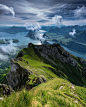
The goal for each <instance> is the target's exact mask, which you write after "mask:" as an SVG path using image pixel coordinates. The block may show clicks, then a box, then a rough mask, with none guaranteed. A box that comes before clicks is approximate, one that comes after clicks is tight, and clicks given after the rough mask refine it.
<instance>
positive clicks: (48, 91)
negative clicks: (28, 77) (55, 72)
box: [0, 78, 86, 107]
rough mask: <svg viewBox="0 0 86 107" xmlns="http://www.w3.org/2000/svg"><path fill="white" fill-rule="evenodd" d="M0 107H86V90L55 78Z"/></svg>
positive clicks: (10, 98)
mask: <svg viewBox="0 0 86 107" xmlns="http://www.w3.org/2000/svg"><path fill="white" fill-rule="evenodd" d="M0 106H1V107H86V88H84V87H79V86H75V85H73V84H71V83H70V82H68V81H67V80H64V79H61V78H55V79H53V80H50V81H48V82H47V83H42V84H41V85H39V86H37V87H35V88H33V89H32V90H30V91H26V90H25V89H24V90H22V91H19V92H16V93H13V94H12V95H11V96H9V97H6V98H5V99H4V100H3V101H2V102H0Z"/></svg>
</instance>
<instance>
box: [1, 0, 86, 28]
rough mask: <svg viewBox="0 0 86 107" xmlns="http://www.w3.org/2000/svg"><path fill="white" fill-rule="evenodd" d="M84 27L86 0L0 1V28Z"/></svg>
mask: <svg viewBox="0 0 86 107" xmlns="http://www.w3.org/2000/svg"><path fill="white" fill-rule="evenodd" d="M34 23H39V24H40V25H56V26H61V25H86V0H0V26H14V25H15V26H24V25H25V24H34Z"/></svg>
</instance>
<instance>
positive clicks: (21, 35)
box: [0, 32, 41, 46]
mask: <svg viewBox="0 0 86 107" xmlns="http://www.w3.org/2000/svg"><path fill="white" fill-rule="evenodd" d="M27 34H28V32H19V33H16V34H9V33H5V32H0V39H18V40H19V42H18V43H16V45H18V46H21V45H28V43H30V42H31V43H33V44H41V42H40V41H39V40H33V39H31V38H29V37H25V36H26V35H27ZM3 45H4V44H3Z"/></svg>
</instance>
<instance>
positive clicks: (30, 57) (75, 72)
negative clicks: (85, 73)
mask: <svg viewBox="0 0 86 107" xmlns="http://www.w3.org/2000/svg"><path fill="white" fill-rule="evenodd" d="M22 51H23V53H24V56H23V57H21V58H20V59H21V60H18V62H17V63H19V64H20V65H21V66H22V67H25V68H26V69H28V70H30V71H33V73H34V75H36V76H39V75H44V76H45V78H46V79H47V80H50V79H53V78H56V77H61V78H65V79H67V80H69V81H71V82H72V83H74V84H76V85H81V86H85V85H86V80H85V79H84V78H83V77H82V71H80V70H79V69H78V67H73V66H71V65H70V64H64V63H62V62H61V61H59V60H58V59H56V61H55V63H56V64H57V66H55V65H53V64H52V63H51V62H49V61H48V60H46V59H44V58H43V57H41V56H40V54H39V53H37V52H36V50H34V48H33V47H30V48H29V49H28V48H24V49H23V50H22ZM73 57H74V56H73ZM74 58H75V59H76V60H77V61H78V58H77V57H74ZM51 59H52V58H51ZM52 60H54V59H52ZM26 61H27V62H28V63H26ZM78 64H79V65H80V66H81V67H82V65H81V64H80V63H79V61H78Z"/></svg>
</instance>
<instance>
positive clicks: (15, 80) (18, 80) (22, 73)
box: [6, 59, 32, 88]
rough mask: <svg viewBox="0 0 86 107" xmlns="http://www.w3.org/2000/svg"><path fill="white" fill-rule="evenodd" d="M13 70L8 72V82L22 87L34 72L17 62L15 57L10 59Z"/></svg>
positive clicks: (13, 85)
mask: <svg viewBox="0 0 86 107" xmlns="http://www.w3.org/2000/svg"><path fill="white" fill-rule="evenodd" d="M10 64H11V71H10V72H9V73H8V74H7V77H6V79H7V81H8V84H9V85H10V86H11V87H12V88H15V87H17V86H18V87H21V86H22V85H25V82H26V81H27V80H28V76H29V75H30V74H32V72H30V71H28V70H27V69H25V68H23V67H21V66H20V65H19V64H18V63H15V61H14V60H13V59H11V61H10Z"/></svg>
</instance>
